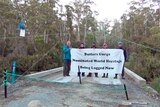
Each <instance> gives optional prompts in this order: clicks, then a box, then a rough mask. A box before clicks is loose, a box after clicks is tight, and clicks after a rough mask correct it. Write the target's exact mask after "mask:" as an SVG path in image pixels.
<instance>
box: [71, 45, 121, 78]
mask: <svg viewBox="0 0 160 107" xmlns="http://www.w3.org/2000/svg"><path fill="white" fill-rule="evenodd" d="M123 65H124V54H123V50H121V49H76V48H73V49H71V72H70V74H71V75H72V74H74V75H77V72H78V66H79V67H80V71H81V72H86V73H89V72H91V73H98V75H99V74H100V75H102V74H103V73H108V74H109V75H110V74H112V75H115V74H121V73H122V69H123Z"/></svg>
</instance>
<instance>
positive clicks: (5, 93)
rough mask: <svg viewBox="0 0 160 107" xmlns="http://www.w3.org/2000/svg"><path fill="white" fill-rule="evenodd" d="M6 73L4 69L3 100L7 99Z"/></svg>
mask: <svg viewBox="0 0 160 107" xmlns="http://www.w3.org/2000/svg"><path fill="white" fill-rule="evenodd" d="M7 73H8V71H7V70H6V69H4V72H3V74H4V81H3V84H4V96H5V98H7V82H8V79H7Z"/></svg>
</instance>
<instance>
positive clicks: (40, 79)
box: [8, 73, 125, 91]
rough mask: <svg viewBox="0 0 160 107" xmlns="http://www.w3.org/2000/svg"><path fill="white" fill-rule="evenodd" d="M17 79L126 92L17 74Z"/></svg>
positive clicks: (117, 88)
mask: <svg viewBox="0 0 160 107" xmlns="http://www.w3.org/2000/svg"><path fill="white" fill-rule="evenodd" d="M8 74H9V75H12V74H11V73H8ZM15 76H17V77H22V78H26V79H31V80H36V81H44V82H48V83H58V84H64V85H72V86H76V87H85V88H90V89H96V90H122V91H124V90H125V89H124V88H119V87H114V88H105V87H98V86H89V85H86V84H76V83H71V82H58V81H57V80H48V79H43V78H36V77H32V76H23V75H19V74H15Z"/></svg>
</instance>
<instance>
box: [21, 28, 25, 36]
mask: <svg viewBox="0 0 160 107" xmlns="http://www.w3.org/2000/svg"><path fill="white" fill-rule="evenodd" d="M20 36H22V37H25V30H24V29H20Z"/></svg>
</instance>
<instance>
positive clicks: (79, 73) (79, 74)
mask: <svg viewBox="0 0 160 107" xmlns="http://www.w3.org/2000/svg"><path fill="white" fill-rule="evenodd" d="M78 76H79V83H80V84H82V81H81V72H80V67H79V66H78Z"/></svg>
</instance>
